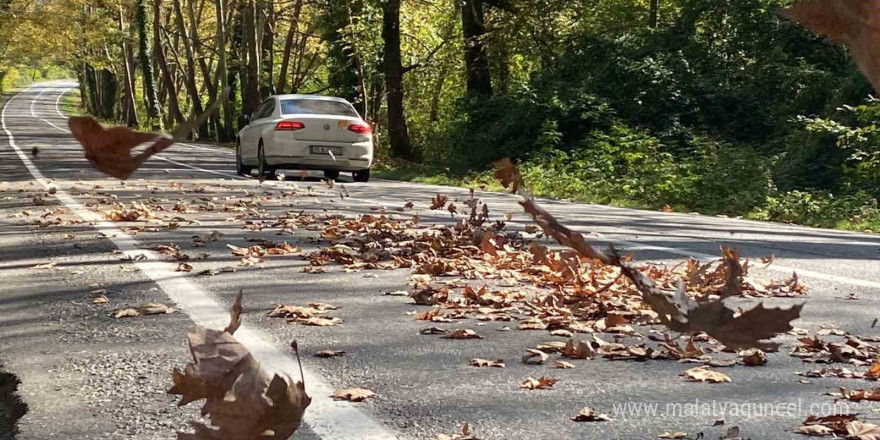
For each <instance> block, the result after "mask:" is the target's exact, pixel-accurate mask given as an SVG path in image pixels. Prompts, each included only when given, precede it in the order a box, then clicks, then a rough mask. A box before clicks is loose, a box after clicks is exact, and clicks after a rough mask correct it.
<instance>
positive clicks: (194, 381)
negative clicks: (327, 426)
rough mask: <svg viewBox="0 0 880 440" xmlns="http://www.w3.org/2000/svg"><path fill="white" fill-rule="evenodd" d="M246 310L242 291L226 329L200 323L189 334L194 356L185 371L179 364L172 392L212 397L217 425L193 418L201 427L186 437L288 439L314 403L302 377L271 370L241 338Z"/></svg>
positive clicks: (210, 409) (208, 411)
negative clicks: (239, 332)
mask: <svg viewBox="0 0 880 440" xmlns="http://www.w3.org/2000/svg"><path fill="white" fill-rule="evenodd" d="M240 314H241V293H240V292H239V295H238V296H237V297H236V303H235V305H234V306H233V312H232V318H231V319H230V323H229V325H228V326H227V327H226V330H224V331H218V330H206V329H204V328H203V327H200V326H196V327H195V328H194V329H193V330H192V331H191V332H190V333H189V334H188V335H187V336H188V338H189V346H190V352H191V353H192V356H193V361H192V362H190V363H188V364H186V367H185V368H184V370H183V371H180V370H178V369H176V368H175V369H174V371H173V379H174V386H173V387H172V388H171V389H170V390H168V393H169V394H177V395H180V396H181V398H180V402H179V403H178V406H183V405H186V404H187V403H190V402H193V401H196V400H200V399H206V402H205V404H204V406H202V414H203V415H205V416H207V417H208V418H209V419H210V423H211V426H208V425H204V424H202V423H198V422H193V423H192V425H193V426H194V427H195V433H194V434H187V433H178V437H177V438H178V439H180V440H218V439H223V440H226V439H242V440H249V439H255V440H256V439H261V440H284V439H287V438H288V437H290V436H291V435H292V434H293V432H294V431H296V429H297V427H299V424H300V422H301V421H302V415H303V412H304V411H305V409H306V408H307V407H308V406H309V404H310V403H311V398H309V396H308V395H307V394H306V392H305V386H304V384H303V383H302V382H293V381H292V380H291V379H289V378H283V377H281V376H279V375H277V374H276V375H274V376H270V375H269V374H268V373H267V372H266V371H265V370H264V369H263V368H261V366H260V363H259V362H258V361H257V360H256V359H254V357H253V356H252V355H251V354H250V353H249V352H248V350H247V349H246V348H245V347H244V346H243V345H241V344H240V343H239V342H238V341H236V340H235V338H234V337H233V333H234V331H235V329H237V328H238V326H239V325H240V322H241V317H240V316H241V315H240ZM227 330H228V331H227Z"/></svg>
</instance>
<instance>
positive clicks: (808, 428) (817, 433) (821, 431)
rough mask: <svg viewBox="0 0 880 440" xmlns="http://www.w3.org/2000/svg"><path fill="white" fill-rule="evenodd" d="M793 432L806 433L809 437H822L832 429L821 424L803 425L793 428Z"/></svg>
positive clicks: (831, 432)
mask: <svg viewBox="0 0 880 440" xmlns="http://www.w3.org/2000/svg"><path fill="white" fill-rule="evenodd" d="M794 432H795V434H802V435H808V436H811V437H824V436H826V435H831V434H833V433H834V430H833V429H831V428H829V427H827V426H823V425H804V426H800V427H798V428H797V429H795V430H794Z"/></svg>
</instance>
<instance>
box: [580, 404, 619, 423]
mask: <svg viewBox="0 0 880 440" xmlns="http://www.w3.org/2000/svg"><path fill="white" fill-rule="evenodd" d="M571 419H572V420H574V421H575V422H610V421H611V417H608V415H606V414H598V413H596V411H595V410H594V409H593V408H590V407H588V406H585V407H584V408H583V409H581V412H579V413H578V414H577V415H576V416H574V417H572V418H571Z"/></svg>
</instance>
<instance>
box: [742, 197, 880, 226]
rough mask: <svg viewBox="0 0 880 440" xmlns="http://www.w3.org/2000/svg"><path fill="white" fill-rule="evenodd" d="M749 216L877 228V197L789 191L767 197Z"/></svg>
mask: <svg viewBox="0 0 880 440" xmlns="http://www.w3.org/2000/svg"><path fill="white" fill-rule="evenodd" d="M750 217H751V218H754V219H758V220H773V221H779V222H786V223H798V224H803V225H808V226H819V227H831V228H834V227H839V228H844V229H855V230H864V229H869V230H873V231H877V230H880V208H878V205H877V199H876V197H871V196H870V195H869V194H868V193H866V192H864V191H859V192H856V193H854V194H851V195H848V196H843V197H835V196H834V195H833V194H831V193H823V192H804V191H790V192H787V193H783V194H779V195H777V196H772V197H768V198H767V204H766V206H764V207H762V208H761V209H760V210H758V211H756V212H754V213H752V214H751V215H750Z"/></svg>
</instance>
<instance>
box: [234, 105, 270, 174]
mask: <svg viewBox="0 0 880 440" xmlns="http://www.w3.org/2000/svg"><path fill="white" fill-rule="evenodd" d="M274 109H275V101H274V99H273V98H269V99H267V100H265V101H263V103H262V104H260V106H259V107H257V110H256V111H254V114H253V116H252V117H251V120H250V122H249V123H248V126H247V127H246V128H245V129H244V131H242V136H241V151H242V157H246V158H247V162H248V163H256V161H257V145H259V143H260V137H261V136H262V133H263V128H265V127H264V125H266V121H267V120H268V116H270V115H271V114H272V113H273V110H274Z"/></svg>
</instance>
